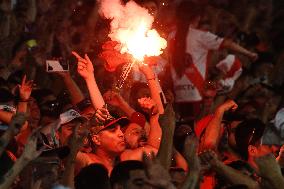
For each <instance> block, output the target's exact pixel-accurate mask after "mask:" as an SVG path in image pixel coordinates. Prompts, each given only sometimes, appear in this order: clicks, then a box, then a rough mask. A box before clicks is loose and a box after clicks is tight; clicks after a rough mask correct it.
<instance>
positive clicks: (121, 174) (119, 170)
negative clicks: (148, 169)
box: [110, 160, 144, 187]
mask: <svg viewBox="0 0 284 189" xmlns="http://www.w3.org/2000/svg"><path fill="white" fill-rule="evenodd" d="M132 170H144V164H143V163H142V162H141V161H136V160H129V161H123V162H120V163H119V164H117V165H116V166H115V167H114V168H113V170H112V172H111V175H110V183H111V187H113V186H114V184H121V185H123V186H125V184H126V182H127V180H128V179H129V178H130V171H132Z"/></svg>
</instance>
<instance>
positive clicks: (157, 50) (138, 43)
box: [117, 21, 167, 61]
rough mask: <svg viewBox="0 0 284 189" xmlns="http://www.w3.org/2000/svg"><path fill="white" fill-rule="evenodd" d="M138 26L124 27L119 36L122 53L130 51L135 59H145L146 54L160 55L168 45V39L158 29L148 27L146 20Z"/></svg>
mask: <svg viewBox="0 0 284 189" xmlns="http://www.w3.org/2000/svg"><path fill="white" fill-rule="evenodd" d="M137 25H138V27H137V28H128V29H123V30H121V32H119V35H118V36H117V38H118V39H119V41H120V43H121V47H120V48H121V50H120V52H121V53H129V54H131V55H132V56H133V57H134V58H135V59H137V60H139V61H143V59H144V57H145V56H148V57H150V56H159V55H160V54H162V53H163V51H162V50H163V49H165V48H166V47H167V41H166V40H165V39H164V38H162V37H160V35H159V34H158V32H157V31H156V30H150V29H149V28H147V24H146V23H145V22H143V21H142V22H141V23H140V24H137Z"/></svg>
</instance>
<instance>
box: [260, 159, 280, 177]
mask: <svg viewBox="0 0 284 189" xmlns="http://www.w3.org/2000/svg"><path fill="white" fill-rule="evenodd" d="M255 162H256V164H257V166H258V174H259V175H260V176H261V177H264V178H268V179H269V178H270V179H273V178H274V176H275V175H277V176H279V175H280V176H282V173H281V168H280V166H279V165H278V164H277V162H276V159H275V157H274V155H273V154H267V155H264V156H261V157H258V158H255Z"/></svg>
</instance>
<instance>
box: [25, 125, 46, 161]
mask: <svg viewBox="0 0 284 189" xmlns="http://www.w3.org/2000/svg"><path fill="white" fill-rule="evenodd" d="M40 129H41V128H40V127H39V128H37V129H36V130H34V131H33V133H32V134H31V135H30V136H29V138H28V142H27V144H26V146H25V149H24V151H23V153H22V156H21V158H23V159H24V160H26V161H32V160H34V159H36V158H37V157H38V156H39V155H40V154H41V153H42V151H43V150H44V148H45V146H43V147H42V148H40V149H37V141H38V136H39V131H40Z"/></svg>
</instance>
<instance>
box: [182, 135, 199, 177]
mask: <svg viewBox="0 0 284 189" xmlns="http://www.w3.org/2000/svg"><path fill="white" fill-rule="evenodd" d="M197 149H198V140H197V138H196V137H189V136H188V137H186V139H185V143H184V155H185V159H186V161H187V163H188V165H189V166H190V167H189V169H190V171H195V172H199V171H200V170H201V165H200V161H199V157H198V156H197Z"/></svg>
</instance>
